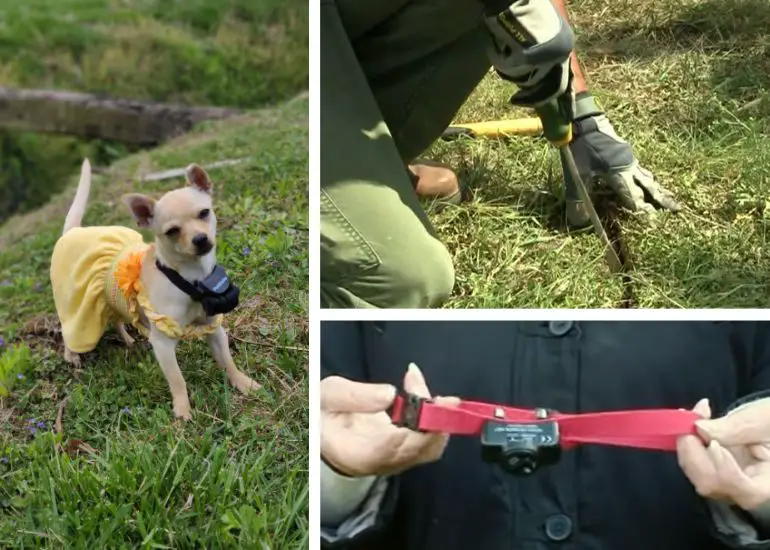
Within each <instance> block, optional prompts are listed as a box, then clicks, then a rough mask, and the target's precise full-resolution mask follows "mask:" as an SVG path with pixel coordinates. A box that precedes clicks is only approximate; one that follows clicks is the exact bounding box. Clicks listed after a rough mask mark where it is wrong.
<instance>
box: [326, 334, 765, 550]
mask: <svg viewBox="0 0 770 550" xmlns="http://www.w3.org/2000/svg"><path fill="white" fill-rule="evenodd" d="M410 362H415V363H416V364H417V365H418V366H419V367H420V368H421V370H422V371H423V373H424V375H425V378H426V381H427V383H428V386H429V387H430V390H431V393H433V394H434V395H453V396H458V397H460V398H462V399H469V400H479V401H488V402H496V403H503V404H508V405H511V406H515V407H525V408H534V407H545V408H549V409H555V410H558V411H560V412H565V413H570V412H595V411H609V410H618V409H634V408H658V407H666V408H687V409H690V408H692V407H693V406H694V405H695V403H696V402H697V401H698V400H699V399H701V398H703V397H708V398H709V399H710V402H711V407H712V410H713V411H714V413H715V415H716V414H717V413H719V412H720V411H725V410H726V409H727V408H728V407H730V406H731V405H732V404H734V403H735V402H736V401H737V400H739V399H740V398H742V397H746V396H748V395H749V394H753V393H755V392H758V391H762V390H765V389H768V388H770V324H765V323H719V322H708V321H704V322H643V321H638V322H566V321H555V322H550V323H549V322H473V321H471V322H457V321H448V322H417V321H415V322H328V321H327V322H324V323H322V330H321V369H322V376H329V375H332V374H338V375H340V376H344V377H347V378H351V379H355V380H360V381H368V382H388V383H391V384H393V385H395V386H397V387H401V384H402V380H403V376H404V373H405V370H406V367H407V365H408V364H409V363H410ZM378 521H379V525H378V529H379V530H377V531H375V532H372V531H369V533H367V534H364V535H362V536H361V537H358V539H357V540H354V541H353V542H352V543H351V544H348V545H347V547H348V548H360V549H367V550H373V549H374V548H377V547H379V545H380V544H381V546H382V548H388V549H399V550H401V549H403V550H466V549H471V548H482V549H484V550H578V549H580V550H599V549H601V550H653V549H654V550H687V549H693V550H724V549H725V548H730V547H735V548H738V547H740V548H762V549H765V548H767V549H770V543H766V542H762V541H758V542H757V543H756V544H754V545H748V546H747V545H743V546H740V545H739V544H737V543H736V542H735V541H734V540H731V539H730V537H729V536H726V535H717V534H716V533H715V529H714V527H713V521H712V519H711V516H710V513H709V510H708V508H707V506H706V504H705V502H704V500H703V499H701V498H700V497H698V496H697V494H696V493H695V491H694V489H693V487H692V485H691V484H690V482H689V481H688V480H687V478H686V477H685V476H684V474H683V473H682V471H681V469H680V468H679V466H678V464H677V459H676V454H675V453H671V452H662V451H660V452H659V451H646V450H637V449H627V448H613V447H601V446H583V447H580V448H578V449H577V450H572V451H567V452H565V453H564V454H563V456H562V459H561V461H560V463H558V464H557V465H555V466H549V467H547V468H545V469H542V470H539V471H538V472H536V473H535V474H534V475H533V476H530V477H524V478H519V477H513V476H510V475H506V474H504V473H503V472H502V471H501V470H500V469H498V468H497V467H495V466H493V465H490V464H487V463H484V462H482V460H481V457H480V444H479V441H478V440H476V439H474V438H464V437H455V438H452V439H451V440H450V443H449V445H448V448H447V450H446V453H445V455H444V457H443V458H442V459H441V460H440V461H439V462H437V463H435V464H430V465H426V466H421V467H417V468H414V469H412V470H410V471H408V472H406V473H404V474H402V475H400V476H398V477H397V478H394V479H393V480H392V481H391V486H390V489H389V494H388V495H387V497H386V499H385V502H384V503H383V507H382V512H381V514H380V517H379V520H378ZM343 547H344V546H343Z"/></svg>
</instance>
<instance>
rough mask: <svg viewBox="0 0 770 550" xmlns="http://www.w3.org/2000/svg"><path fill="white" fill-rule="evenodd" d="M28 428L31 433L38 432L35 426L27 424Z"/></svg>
mask: <svg viewBox="0 0 770 550" xmlns="http://www.w3.org/2000/svg"><path fill="white" fill-rule="evenodd" d="M27 429H28V430H29V433H31V434H32V435H35V434H36V433H37V428H35V427H34V426H27Z"/></svg>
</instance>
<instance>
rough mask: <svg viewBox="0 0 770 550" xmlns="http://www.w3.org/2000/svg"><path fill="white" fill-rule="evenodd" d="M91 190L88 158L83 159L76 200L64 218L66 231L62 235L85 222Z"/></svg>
mask: <svg viewBox="0 0 770 550" xmlns="http://www.w3.org/2000/svg"><path fill="white" fill-rule="evenodd" d="M90 190H91V163H90V162H88V159H85V160H84V161H83V166H82V167H81V169H80V182H79V183H78V190H77V191H76V192H75V200H73V201H72V206H70V211H69V212H67V218H66V219H65V220H64V231H62V235H63V234H64V233H66V232H67V231H69V230H70V229H72V228H73V227H80V224H81V223H82V222H83V215H84V214H85V213H86V203H87V202H88V193H89V191H90Z"/></svg>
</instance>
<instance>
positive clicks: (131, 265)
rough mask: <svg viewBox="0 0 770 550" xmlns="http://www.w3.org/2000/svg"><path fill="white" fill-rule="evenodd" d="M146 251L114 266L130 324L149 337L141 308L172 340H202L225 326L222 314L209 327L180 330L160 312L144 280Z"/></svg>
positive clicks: (177, 325)
mask: <svg viewBox="0 0 770 550" xmlns="http://www.w3.org/2000/svg"><path fill="white" fill-rule="evenodd" d="M146 252H147V249H145V250H140V251H135V252H131V253H129V254H128V255H127V256H126V258H124V259H122V260H121V261H120V262H118V265H117V266H116V267H115V272H114V276H115V282H116V284H117V285H118V288H119V289H120V291H121V292H122V293H123V296H124V297H125V299H126V305H127V306H128V315H129V317H130V319H131V324H132V325H133V326H134V327H136V329H137V330H138V331H139V332H140V333H141V334H142V335H143V336H144V337H149V335H150V331H149V330H147V327H145V326H144V325H143V324H142V321H141V318H140V315H139V308H140V307H141V309H142V312H143V313H144V315H145V316H146V317H147V319H149V320H150V322H151V323H152V324H153V325H154V326H155V327H156V328H157V329H158V330H160V331H161V332H162V333H164V334H165V335H167V336H169V337H170V338H179V339H183V340H184V339H189V338H201V337H203V336H206V335H208V334H211V333H212V332H214V331H215V330H216V329H217V328H219V326H220V325H221V324H222V315H217V316H215V317H214V318H213V320H212V322H211V323H209V324H206V325H187V326H186V327H180V326H179V323H177V322H176V321H175V320H174V319H172V318H171V317H168V316H166V315H161V314H160V313H157V312H156V311H155V310H154V309H153V307H152V304H150V300H149V298H148V296H147V291H146V289H145V288H144V285H143V284H142V280H141V274H142V262H143V261H144V256H145V254H146Z"/></svg>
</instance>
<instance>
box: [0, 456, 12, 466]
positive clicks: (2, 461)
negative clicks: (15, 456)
mask: <svg viewBox="0 0 770 550" xmlns="http://www.w3.org/2000/svg"><path fill="white" fill-rule="evenodd" d="M8 462H10V461H9V460H8V457H7V456H0V464H8Z"/></svg>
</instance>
